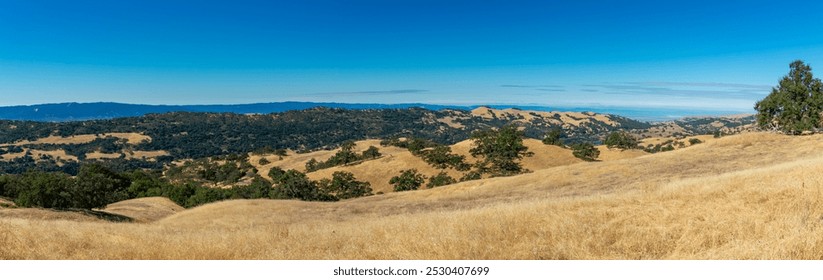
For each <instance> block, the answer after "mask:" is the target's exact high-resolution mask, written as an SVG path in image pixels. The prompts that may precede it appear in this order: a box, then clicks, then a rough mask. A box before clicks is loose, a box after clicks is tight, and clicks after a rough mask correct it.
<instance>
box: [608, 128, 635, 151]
mask: <svg viewBox="0 0 823 280" xmlns="http://www.w3.org/2000/svg"><path fill="white" fill-rule="evenodd" d="M603 144H605V145H606V147H609V148H618V149H623V150H628V149H637V148H639V147H638V142H637V139H635V138H634V136H632V135H631V134H629V133H628V132H625V131H615V132H612V133H609V135H608V136H606V140H604V141H603Z"/></svg>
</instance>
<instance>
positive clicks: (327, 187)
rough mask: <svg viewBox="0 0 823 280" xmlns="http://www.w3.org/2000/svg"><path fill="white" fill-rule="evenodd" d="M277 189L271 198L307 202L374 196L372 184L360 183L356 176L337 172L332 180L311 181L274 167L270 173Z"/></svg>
mask: <svg viewBox="0 0 823 280" xmlns="http://www.w3.org/2000/svg"><path fill="white" fill-rule="evenodd" d="M269 177H271V178H272V180H273V182H274V184H275V187H274V189H273V190H272V193H271V198H275V199H300V200H306V201H337V200H340V199H349V198H355V197H361V196H369V195H372V189H371V184H369V183H368V182H362V181H358V180H357V179H356V178H355V177H354V174H352V173H349V172H344V171H337V172H334V173H333V174H332V178H331V179H327V178H324V179H322V180H320V181H313V180H310V179H309V177H308V176H306V174H305V173H302V172H300V171H297V170H294V169H290V170H283V169H281V168H278V167H274V168H272V169H271V171H269Z"/></svg>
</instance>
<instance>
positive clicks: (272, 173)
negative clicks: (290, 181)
mask: <svg viewBox="0 0 823 280" xmlns="http://www.w3.org/2000/svg"><path fill="white" fill-rule="evenodd" d="M283 175H286V171H285V170H283V169H282V168H280V167H277V166H275V167H272V168H271V169H270V170H269V178H271V180H272V182H275V183H277V182H280V180H281V177H282V176H283Z"/></svg>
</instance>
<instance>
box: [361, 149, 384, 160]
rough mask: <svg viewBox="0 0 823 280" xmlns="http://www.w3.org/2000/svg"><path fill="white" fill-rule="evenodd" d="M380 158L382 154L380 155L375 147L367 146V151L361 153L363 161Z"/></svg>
mask: <svg viewBox="0 0 823 280" xmlns="http://www.w3.org/2000/svg"><path fill="white" fill-rule="evenodd" d="M380 156H382V154H381V153H380V150H379V149H377V147H375V146H369V148H368V149H366V150H365V151H363V158H364V159H376V158H379V157H380Z"/></svg>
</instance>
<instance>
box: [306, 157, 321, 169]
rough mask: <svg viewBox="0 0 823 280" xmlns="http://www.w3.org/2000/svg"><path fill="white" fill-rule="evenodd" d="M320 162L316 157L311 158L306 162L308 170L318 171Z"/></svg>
mask: <svg viewBox="0 0 823 280" xmlns="http://www.w3.org/2000/svg"><path fill="white" fill-rule="evenodd" d="M318 164H319V162H318V161H317V160H316V159H314V158H311V159H310V160H309V161H307V162H306V172H313V171H316V170H317V169H318V166H317V165H318Z"/></svg>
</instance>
